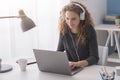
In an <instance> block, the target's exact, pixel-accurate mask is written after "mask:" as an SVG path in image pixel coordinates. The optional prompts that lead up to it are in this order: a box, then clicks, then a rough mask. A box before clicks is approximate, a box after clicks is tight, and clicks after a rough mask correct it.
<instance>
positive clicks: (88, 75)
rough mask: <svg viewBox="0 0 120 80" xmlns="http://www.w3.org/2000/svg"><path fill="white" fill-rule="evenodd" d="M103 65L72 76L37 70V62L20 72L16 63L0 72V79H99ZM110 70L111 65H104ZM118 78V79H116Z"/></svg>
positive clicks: (85, 69)
mask: <svg viewBox="0 0 120 80" xmlns="http://www.w3.org/2000/svg"><path fill="white" fill-rule="evenodd" d="M102 67H103V66H98V65H94V66H89V67H86V68H84V69H83V70H82V71H81V72H79V73H77V74H75V75H74V76H67V75H61V74H55V73H48V72H41V71H39V69H38V67H37V64H32V65H28V66H27V71H25V72H21V71H20V69H19V66H18V64H16V63H14V64H13V70H12V71H10V72H7V73H0V80H101V77H100V75H99V71H100V70H101V68H102ZM106 69H107V71H110V72H112V71H113V70H114V68H113V67H106ZM116 80H118V79H116Z"/></svg>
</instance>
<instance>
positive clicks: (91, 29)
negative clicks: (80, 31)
mask: <svg viewBox="0 0 120 80" xmlns="http://www.w3.org/2000/svg"><path fill="white" fill-rule="evenodd" d="M86 27H87V30H88V31H89V32H91V31H95V29H94V27H93V26H92V25H90V24H89V25H87V26H86Z"/></svg>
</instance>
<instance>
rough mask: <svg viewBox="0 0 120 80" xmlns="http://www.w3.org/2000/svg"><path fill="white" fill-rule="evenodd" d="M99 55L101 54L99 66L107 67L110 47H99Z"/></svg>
mask: <svg viewBox="0 0 120 80" xmlns="http://www.w3.org/2000/svg"><path fill="white" fill-rule="evenodd" d="M98 54H99V61H98V64H99V65H103V66H105V65H106V64H107V58H108V47H106V46H98Z"/></svg>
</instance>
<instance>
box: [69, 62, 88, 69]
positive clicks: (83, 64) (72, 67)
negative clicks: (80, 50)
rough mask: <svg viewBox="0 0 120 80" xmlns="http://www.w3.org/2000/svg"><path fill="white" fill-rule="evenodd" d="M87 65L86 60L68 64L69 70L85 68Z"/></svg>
mask: <svg viewBox="0 0 120 80" xmlns="http://www.w3.org/2000/svg"><path fill="white" fill-rule="evenodd" d="M87 65H88V62H87V61H86V60H82V61H78V62H69V66H70V67H71V69H74V68H78V67H85V66H87Z"/></svg>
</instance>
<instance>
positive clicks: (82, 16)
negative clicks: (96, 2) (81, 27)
mask: <svg viewBox="0 0 120 80" xmlns="http://www.w3.org/2000/svg"><path fill="white" fill-rule="evenodd" d="M73 4H75V5H76V6H78V7H80V8H81V9H82V11H83V12H82V13H80V20H85V9H84V8H83V7H82V6H81V5H80V4H78V3H75V2H74V3H73Z"/></svg>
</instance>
